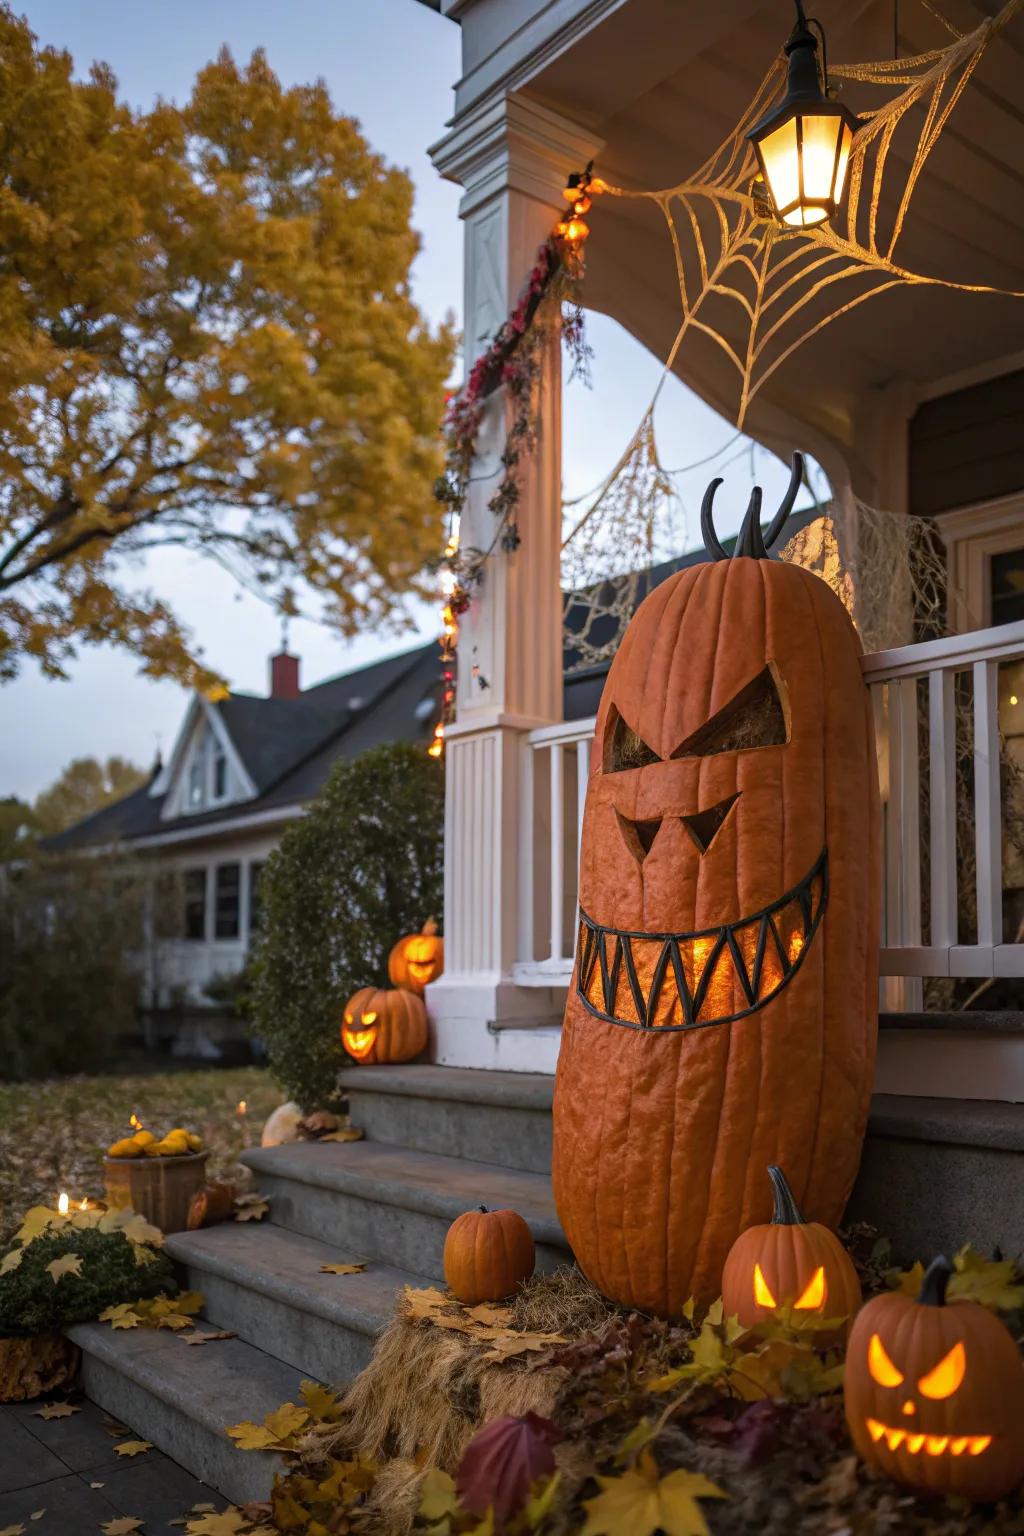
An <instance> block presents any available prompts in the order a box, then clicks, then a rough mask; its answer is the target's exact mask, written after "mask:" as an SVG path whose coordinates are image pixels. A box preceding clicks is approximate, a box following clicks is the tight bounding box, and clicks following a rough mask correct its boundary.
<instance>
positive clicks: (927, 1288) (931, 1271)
mask: <svg viewBox="0 0 1024 1536" xmlns="http://www.w3.org/2000/svg"><path fill="white" fill-rule="evenodd" d="M952 1274H953V1266H952V1264H951V1263H950V1262H949V1260H948V1259H947V1258H945V1257H944V1256H943V1255H942V1254H941V1253H940V1254H939V1256H938V1258H935V1259H932V1261H931V1263H930V1264H929V1265H928V1268H927V1270H926V1271H925V1276H924V1279H923V1280H922V1281H921V1289H920V1291H919V1292H918V1297H917V1299H918V1302H919V1304H920V1305H921V1306H923V1307H942V1306H945V1304H946V1287H947V1285H948V1284H949V1282H950V1278H951V1276H952Z"/></svg>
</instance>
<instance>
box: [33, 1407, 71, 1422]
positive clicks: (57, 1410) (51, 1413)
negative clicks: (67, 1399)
mask: <svg viewBox="0 0 1024 1536" xmlns="http://www.w3.org/2000/svg"><path fill="white" fill-rule="evenodd" d="M80 1412H81V1409H80V1408H75V1407H73V1406H72V1405H71V1403H47V1404H46V1406H45V1408H36V1409H34V1410H33V1417H34V1418H37V1419H70V1417H71V1415H72V1414H73V1413H80Z"/></svg>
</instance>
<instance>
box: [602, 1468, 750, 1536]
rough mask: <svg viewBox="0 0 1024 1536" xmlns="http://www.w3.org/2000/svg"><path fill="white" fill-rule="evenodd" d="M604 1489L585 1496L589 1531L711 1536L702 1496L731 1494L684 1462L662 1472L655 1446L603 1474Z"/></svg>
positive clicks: (612, 1535) (607, 1535)
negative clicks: (613, 1473) (614, 1472)
mask: <svg viewBox="0 0 1024 1536" xmlns="http://www.w3.org/2000/svg"><path fill="white" fill-rule="evenodd" d="M597 1480H598V1482H599V1483H600V1485H601V1492H600V1493H599V1494H598V1495H597V1497H596V1498H594V1499H586V1500H584V1504H583V1507H584V1509H585V1510H586V1511H587V1523H586V1525H585V1526H584V1527H583V1536H654V1533H655V1532H656V1531H663V1532H664V1533H665V1536H709V1532H708V1527H707V1522H706V1520H705V1519H704V1516H703V1515H702V1513H701V1510H700V1505H699V1504H698V1503H697V1500H698V1499H724V1498H726V1497H727V1495H726V1494H724V1493H723V1492H722V1490H721V1488H719V1487H717V1486H716V1485H715V1484H714V1483H713V1482H712V1481H711V1479H710V1478H707V1477H705V1476H704V1475H703V1474H702V1473H700V1472H688V1471H686V1470H685V1469H684V1468H682V1467H680V1468H679V1469H678V1470H677V1471H675V1472H669V1474H668V1475H667V1476H666V1477H661V1476H659V1473H658V1467H657V1463H656V1462H655V1460H654V1457H653V1456H652V1455H651V1453H650V1451H649V1450H645V1451H642V1452H641V1454H640V1459H639V1461H638V1462H637V1465H636V1466H635V1467H633V1468H631V1469H630V1471H628V1472H623V1473H622V1475H621V1476H620V1477H599V1478H598V1479H597Z"/></svg>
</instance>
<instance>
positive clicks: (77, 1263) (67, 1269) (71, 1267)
mask: <svg viewBox="0 0 1024 1536" xmlns="http://www.w3.org/2000/svg"><path fill="white" fill-rule="evenodd" d="M46 1273H47V1274H48V1275H49V1276H50V1279H51V1280H52V1281H53V1283H54V1285H56V1284H57V1281H58V1280H59V1279H60V1278H61V1276H62V1275H80V1274H81V1273H82V1255H81V1254H80V1253H66V1254H65V1255H64V1257H63V1258H62V1259H54V1260H53V1262H52V1263H51V1264H47V1266H46Z"/></svg>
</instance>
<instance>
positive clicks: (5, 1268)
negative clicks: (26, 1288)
mask: <svg viewBox="0 0 1024 1536" xmlns="http://www.w3.org/2000/svg"><path fill="white" fill-rule="evenodd" d="M24 1257H25V1250H24V1248H12V1249H11V1251H10V1253H9V1254H7V1256H6V1257H5V1259H4V1261H3V1263H2V1264H0V1275H9V1274H10V1272H11V1270H12V1269H17V1267H18V1265H19V1264H20V1263H21V1261H22V1259H23V1258H24ZM0 1536H3V1532H2V1531H0Z"/></svg>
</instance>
